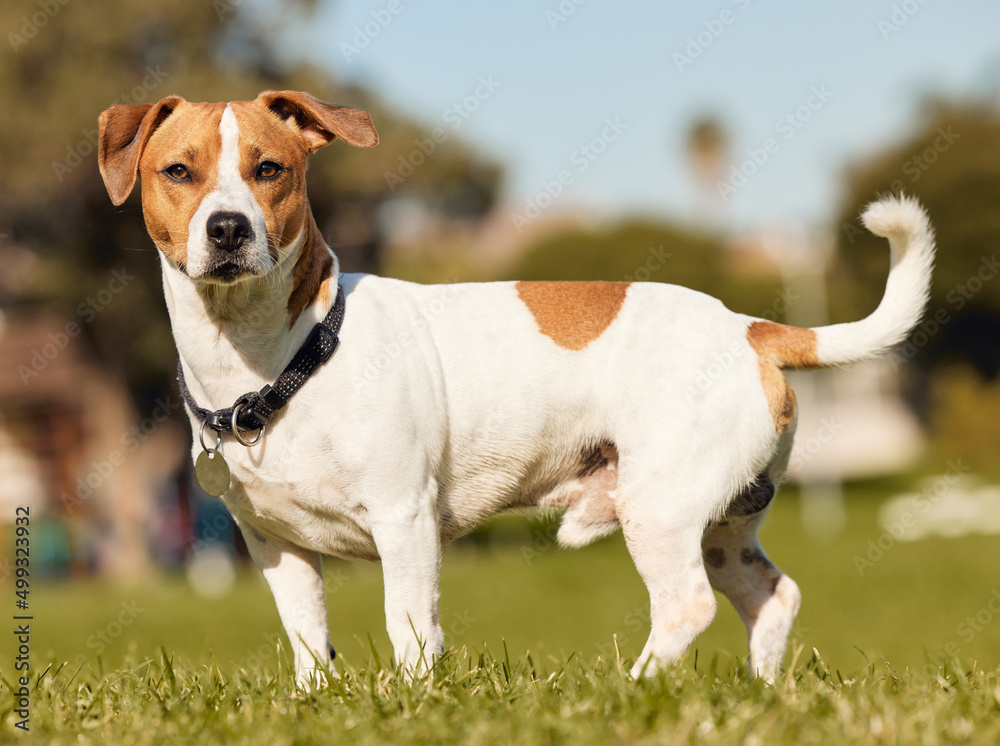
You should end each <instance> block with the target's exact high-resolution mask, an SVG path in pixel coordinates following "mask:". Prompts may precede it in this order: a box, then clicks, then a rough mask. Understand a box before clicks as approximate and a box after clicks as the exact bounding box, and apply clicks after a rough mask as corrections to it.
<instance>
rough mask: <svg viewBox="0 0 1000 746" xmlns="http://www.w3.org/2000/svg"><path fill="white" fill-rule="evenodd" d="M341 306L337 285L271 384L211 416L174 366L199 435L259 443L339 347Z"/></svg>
mask: <svg viewBox="0 0 1000 746" xmlns="http://www.w3.org/2000/svg"><path fill="white" fill-rule="evenodd" d="M345 305H346V303H345V300H344V289H343V288H342V287H340V286H339V285H338V286H337V299H336V300H335V301H334V303H333V307H332V308H331V309H330V311H329V313H327V315H326V317H325V318H324V319H323V320H322V321H321V322H319V323H318V324H316V326H314V327H313V328H312V331H311V332H309V336H308V337H307V338H306V341H305V342H303V343H302V346H301V347H300V348H299V349H298V352H296V353H295V356H294V357H293V358H292V360H291V362H290V363H288V365H287V366H285V369H284V370H283V371H282V372H281V375H279V376H278V378H277V380H275V382H274V384H272V385H268V386H264V388H262V389H261V390H260V391H251V392H249V393H247V394H243V396H241V397H240V398H239V399H237V400H236V402H235V403H234V404H233V406H231V407H228V408H227V409H220V410H217V411H215V412H212V411H211V410H208V409H203V408H202V407H199V406H198V404H197V402H195V400H194V397H193V396H192V395H191V392H190V391H189V390H188V387H187V384H186V383H185V382H184V369H183V367H182V366H181V364H180V362H178V363H177V383H178V384H179V386H180V390H181V395H182V396H183V397H184V401H185V402H186V403H187V405H188V407H189V408H190V409H191V412H192V413H193V414H194V416H195V417H197V418H198V420H199V421H200V422H201V423H202V433H203V434H204V427H205V426H207V427H210V428H212V429H213V430H215V431H216V432H217V433H219V434H220V435H221V433H222V432H224V431H226V430H229V431H231V432H232V433H233V435H235V436H236V439H237V440H238V441H239V442H240V443H242V444H243V445H245V446H250V445H253V444H254V443H256V442H257V441H258V440H260V436H261V435H262V434H263V431H264V427H265V426H266V425H267V423H268V420H269V419H270V418H271V416H272V415H273V414H274V413H275V412H277V411H278V410H279V409H281V408H282V407H283V406H285V405H286V404H287V403H288V400H289V399H291V398H292V395H293V394H294V393H295V392H296V391H298V390H299V389H300V388H302V385H303V384H304V383H305V382H306V381H307V380H308V378H309V376H310V375H312V373H313V371H315V370H316V369H317V368H318V367H319V366H320V365H322V364H323V363H325V362H326V361H327V360H329V359H330V357H331V356H332V355H333V352H334V350H336V349H337V345H338V344H339V343H340V339H339V337H338V336H337V335H338V334H340V327H341V325H342V324H343V323H344V307H345ZM254 431H259V434H258V436H257V438H255V439H254V440H252V441H250V440H246V439H244V438H243V435H242V433H251V432H254Z"/></svg>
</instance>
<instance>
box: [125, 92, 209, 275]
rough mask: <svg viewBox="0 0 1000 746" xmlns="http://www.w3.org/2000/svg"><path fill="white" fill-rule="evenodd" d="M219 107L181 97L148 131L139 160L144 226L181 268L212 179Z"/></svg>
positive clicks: (184, 264) (185, 261)
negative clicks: (193, 220)
mask: <svg viewBox="0 0 1000 746" xmlns="http://www.w3.org/2000/svg"><path fill="white" fill-rule="evenodd" d="M225 108H226V105H225V104H192V103H189V102H187V101H183V102H181V103H180V104H178V105H177V106H176V108H175V109H174V110H173V112H172V113H171V114H170V116H168V117H167V118H166V119H165V120H164V121H163V122H162V123H161V124H160V125H159V126H158V127H157V128H156V130H155V131H154V132H153V134H152V135H151V136H150V138H149V142H148V143H147V145H146V148H145V149H144V150H143V153H142V157H141V158H140V160H139V175H140V177H141V178H142V215H143V218H144V219H145V221H146V230H148V231H149V235H150V237H151V238H152V239H153V241H154V243H156V246H157V248H159V249H160V251H162V252H163V253H164V254H165V255H166V256H167V257H168V258H169V259H171V260H173V262H174V263H175V264H176V265H177V266H178V267H180V268H181V269H182V270H183V269H184V268H185V266H186V264H187V242H188V226H189V225H190V223H191V218H192V216H193V215H194V213H195V212H196V211H197V209H198V207H199V205H201V203H202V200H204V198H205V196H206V195H208V194H209V193H210V192H211V191H212V190H213V189H215V186H216V181H217V179H218V166H219V154H220V152H221V150H222V136H221V135H220V134H219V122H220V120H221V119H222V112H223V111H224V110H225ZM171 169H173V170H171Z"/></svg>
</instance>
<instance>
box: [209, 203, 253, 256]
mask: <svg viewBox="0 0 1000 746" xmlns="http://www.w3.org/2000/svg"><path fill="white" fill-rule="evenodd" d="M205 231H206V233H208V240H209V241H211V242H212V243H213V244H214V245H215V246H216V247H217V248H218V249H220V250H222V251H227V252H228V251H236V250H237V249H238V248H240V246H242V245H243V242H244V241H246V240H247V239H248V238H250V236H251V235H253V231H252V230H251V228H250V221H249V220H248V219H247V216H246V215H244V214H243V213H241V212H213V213H212V214H211V215H209V216H208V222H207V223H206V224H205Z"/></svg>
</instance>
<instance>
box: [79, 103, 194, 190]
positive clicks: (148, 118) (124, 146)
mask: <svg viewBox="0 0 1000 746" xmlns="http://www.w3.org/2000/svg"><path fill="white" fill-rule="evenodd" d="M183 102H184V99H182V98H181V97H180V96H169V97H167V98H165V99H163V100H162V101H159V102H157V103H155V104H132V105H125V104H117V105H115V106H112V107H111V108H109V109H105V110H104V111H102V112H101V116H100V118H99V119H98V124H99V126H100V135H99V144H98V148H97V165H98V167H99V168H100V169H101V176H102V177H103V178H104V186H105V187H107V189H108V195H109V196H110V197H111V201H112V202H114V203H115V204H116V205H120V204H121V203H122V202H124V201H125V200H126V199H127V198H128V196H129V194H131V192H132V188H133V187H134V186H135V180H136V177H137V176H138V175H139V158H140V157H141V156H142V151H143V149H144V148H145V147H146V143H147V142H149V137H150V135H152V134H153V132H154V130H156V128H157V127H158V126H159V125H160V123H161V122H163V120H164V119H166V118H167V117H168V116H170V114H171V113H172V112H173V110H174V109H175V108H177V105H178V104H181V103H183Z"/></svg>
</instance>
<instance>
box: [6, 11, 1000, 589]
mask: <svg viewBox="0 0 1000 746" xmlns="http://www.w3.org/2000/svg"><path fill="white" fill-rule="evenodd" d="M597 5H599V4H587V3H562V4H555V3H553V5H552V7H551V8H548V9H545V8H539V7H538V6H536V5H534V4H528V3H515V4H514V5H512V6H511V7H509V8H504V9H503V16H502V17H501V16H500V15H499V13H500V11H499V10H498V9H484V10H482V11H481V12H482V13H483V14H485V16H486V17H485V18H475V17H473V16H472V15H470V14H471V11H470V10H468V9H466V8H465V6H461V5H460V4H451V5H450V6H448V8H446V9H438V10H436V11H435V10H433V9H422V8H421V9H418V8H417V7H416V6H413V7H412V8H411V7H410V6H409V5H408V4H405V3H404V4H392V8H394V9H395V10H391V9H389V6H388V5H387V6H385V7H381V6H379V7H374V6H373V7H371V8H370V7H368V5H367V4H357V3H346V2H345V3H340V2H310V1H309V0H289V1H288V2H282V3H271V4H265V3H263V2H251V0H246V2H236V1H235V0H234V1H232V2H230V1H229V0H226V1H222V0H220V1H219V2H214V3H205V2H199V1H198V0H178V2H175V3H172V4H169V5H165V4H160V5H157V6H155V7H153V6H145V5H143V4H136V3H129V2H125V0H109V2H107V3H103V4H102V6H101V10H100V12H98V11H97V10H95V9H94V8H93V7H92V6H88V5H85V4H83V3H66V4H59V3H53V4H51V6H48V5H45V4H41V3H37V4H29V3H8V4H5V5H4V6H3V7H2V8H0V27H2V28H3V29H4V30H5V33H6V39H7V44H8V46H9V49H7V50H5V52H4V54H5V60H4V64H3V65H0V97H2V100H3V101H4V102H5V104H6V105H5V106H4V109H3V114H2V115H0V153H3V154H4V155H5V159H4V165H5V173H4V176H5V178H4V179H3V180H2V182H0V262H2V267H3V271H2V272H0V308H2V315H0V360H2V361H3V364H2V366H0V475H2V476H0V523H4V522H9V521H11V520H12V517H13V515H14V506H17V505H30V506H31V509H32V518H33V526H35V529H34V531H35V534H34V535H35V544H34V546H35V547H36V552H37V556H35V558H34V563H35V564H34V567H36V568H38V569H39V571H40V572H44V573H48V574H51V575H54V576H81V575H88V574H95V573H96V574H105V575H110V576H113V577H121V578H134V577H141V576H143V575H145V574H147V573H149V572H152V571H156V570H157V569H159V568H179V567H181V566H183V565H185V564H186V563H187V562H188V561H189V560H190V559H191V558H192V557H194V556H195V555H196V554H198V552H199V551H200V550H202V549H205V548H206V547H208V546H210V545H215V546H221V547H224V548H225V551H226V552H228V553H230V554H231V555H233V556H236V555H239V553H240V552H241V551H243V550H242V548H241V543H240V540H239V537H238V536H236V535H234V532H233V529H232V524H231V521H229V520H228V518H227V516H226V515H225V513H224V510H223V509H222V508H221V507H220V505H219V504H218V502H217V501H212V500H209V499H207V498H205V497H204V496H203V495H201V494H200V493H199V491H198V490H197V487H196V486H194V485H193V482H192V480H191V478H190V468H189V465H188V460H189V459H188V457H187V455H188V449H189V444H190V433H189V431H188V427H187V424H186V420H185V418H184V416H183V412H182V410H181V407H180V404H179V397H178V394H177V391H176V386H175V383H174V381H173V371H174V368H175V365H176V353H175V350H174V346H173V341H172V338H171V336H170V329H169V325H168V320H167V316H166V311H165V308H164V305H163V301H162V291H161V285H160V276H159V263H158V261H157V257H156V254H155V249H154V248H153V246H152V244H151V242H150V241H149V239H148V237H147V236H146V233H145V229H144V227H143V224H142V217H141V211H140V200H139V190H138V189H137V190H136V193H135V194H133V195H132V197H131V198H130V199H129V200H128V201H127V202H126V203H125V205H123V206H122V207H121V208H119V209H115V208H113V207H112V206H111V204H110V202H109V200H108V199H107V195H106V192H105V190H104V187H103V184H102V183H101V180H100V176H99V174H98V171H97V166H96V136H97V135H96V127H97V115H98V114H99V113H100V111H101V110H103V109H104V108H106V107H107V106H108V105H110V104H112V103H150V102H153V101H156V100H158V99H159V98H161V97H162V96H165V95H168V94H174V93H177V94H181V95H183V96H184V97H186V98H188V99H190V100H233V99H242V98H253V97H254V96H256V94H257V93H258V92H260V91H261V90H265V89H269V88H271V89H283V88H293V89H302V90H308V91H310V92H312V93H314V94H315V95H317V96H319V97H321V98H324V99H327V100H333V101H336V102H338V103H342V104H346V105H350V106H356V107H361V108H365V109H368V110H369V111H370V112H371V113H372V116H373V119H374V121H375V123H376V126H377V127H378V129H379V132H380V136H381V142H380V145H379V147H378V148H375V149H373V150H370V151H356V150H352V149H350V148H338V147H336V146H334V147H331V148H328V149H327V150H324V151H323V152H322V153H321V154H320V155H318V156H317V157H315V158H313V160H312V162H311V166H310V172H309V194H310V201H311V204H312V206H313V209H314V211H315V213H316V215H317V218H318V221H319V224H320V226H321V228H322V230H323V231H324V233H325V235H326V236H327V238H328V240H329V241H330V243H331V245H333V246H334V247H335V248H336V251H337V252H338V255H339V257H340V258H341V261H342V266H343V268H344V269H345V271H378V272H380V273H382V274H387V275H391V276H396V277H401V278H404V279H412V280H416V281H422V282H441V281H459V280H489V279H514V278H516V279H565V280H587V279H595V280H597V279H600V280H641V281H647V280H648V281H654V282H672V283H677V284H682V285H686V286H689V287H693V288H696V289H699V290H703V291H705V292H707V293H710V294H712V295H714V296H716V297H718V298H721V299H723V300H724V302H725V303H726V304H727V305H728V306H729V307H730V308H733V309H734V310H738V311H741V312H745V313H748V314H752V315H755V316H763V317H764V318H769V319H773V320H776V321H783V322H787V323H795V324H801V325H818V324H822V323H828V322H831V321H832V322H836V321H846V320H852V319H856V318H860V317H862V316H864V315H865V314H867V313H869V312H870V311H871V310H872V309H873V308H874V306H875V304H876V303H877V302H878V299H879V298H880V297H881V294H882V289H883V284H884V280H885V275H886V270H887V267H888V252H887V251H886V247H885V245H884V243H883V242H882V240H881V239H875V238H873V237H872V236H870V235H868V234H867V233H866V232H865V231H864V230H863V228H862V227H861V226H860V223H859V222H858V220H857V215H858V214H859V212H860V210H861V208H862V206H863V205H864V204H865V203H866V202H868V201H869V200H871V199H872V198H874V197H875V196H876V195H877V194H879V193H885V192H898V191H903V190H905V191H906V192H908V193H911V194H915V195H916V196H918V197H919V198H920V199H921V200H922V201H923V202H924V204H925V205H926V207H927V209H928V211H929V212H930V215H931V218H932V221H933V223H934V225H935V227H936V229H937V233H938V240H939V244H940V255H939V261H938V268H937V272H936V274H935V280H934V287H933V290H932V299H931V305H930V311H929V313H928V318H927V321H925V323H924V324H923V325H922V326H921V327H920V328H919V329H918V330H917V331H916V332H915V334H914V335H913V337H912V339H911V340H910V341H909V342H908V343H907V344H906V345H904V346H903V347H902V348H901V349H900V351H899V352H898V353H897V354H896V355H895V356H894V357H892V358H889V359H887V360H885V361H880V362H878V363H873V364H870V365H864V366H857V367H855V368H851V369H848V370H844V371H832V372H827V373H823V374H814V375H810V376H808V377H800V379H799V380H798V381H797V382H796V384H795V385H796V387H797V389H798V391H799V399H800V403H801V405H802V407H801V420H800V426H799V439H798V444H797V450H796V452H795V454H794V456H793V460H792V461H793V469H792V475H793V478H795V479H797V480H799V481H801V482H803V484H804V485H805V489H804V490H803V494H804V495H806V496H808V494H809V492H810V489H812V490H813V494H816V495H819V496H820V497H819V498H818V502H817V503H816V505H819V506H825V507H820V513H819V515H820V516H821V517H820V519H819V522H820V523H822V522H823V521H827V520H829V516H830V515H835V514H836V507H835V506H836V500H837V499H838V498H837V494H838V492H837V485H838V484H839V483H840V482H841V481H842V480H853V479H870V478H873V477H884V476H886V475H889V474H894V473H899V472H901V471H909V472H914V471H920V470H926V469H934V468H943V467H941V465H943V464H945V463H947V461H948V459H949V458H953V457H958V456H960V457H961V458H963V459H965V460H966V462H967V463H969V465H970V466H971V467H972V468H974V469H975V470H976V471H977V472H978V473H979V474H980V475H981V476H982V478H983V479H985V480H994V481H995V480H997V479H1000V466H998V463H997V459H996V454H997V447H998V445H1000V424H998V423H1000V385H998V383H997V376H998V372H1000V344H998V342H1000V282H998V281H996V280H995V279H994V276H995V274H996V272H997V269H998V268H997V264H996V262H997V259H996V255H997V253H998V250H1000V209H998V206H1000V51H997V50H996V47H995V46H994V47H993V52H992V53H991V52H989V50H988V49H986V48H985V47H984V46H983V45H984V44H985V43H986V42H985V41H983V39H984V34H985V32H984V31H983V29H988V28H995V27H996V26H995V22H996V21H998V20H1000V15H998V12H997V9H996V8H993V7H992V6H990V9H989V10H985V9H983V8H981V10H982V11H983V12H984V13H987V14H988V16H987V17H988V18H989V19H992V21H993V22H994V24H993V26H992V27H991V26H990V24H989V23H987V22H985V21H984V20H983V19H981V18H980V19H977V17H976V16H975V14H971V13H970V14H967V15H964V16H962V17H961V18H957V17H955V14H954V13H950V14H949V11H948V10H946V9H934V8H932V7H931V6H930V5H928V6H926V9H924V6H917V5H915V7H919V8H920V9H919V10H918V12H916V13H913V14H905V23H902V22H900V19H899V18H895V16H894V15H893V14H894V12H895V11H894V10H893V8H895V7H896V6H893V5H892V4H884V3H875V4H864V3H860V2H852V3H848V4H847V6H846V7H845V9H842V10H841V11H838V17H837V18H836V19H830V18H826V17H825V13H826V11H822V10H818V9H810V10H806V9H803V8H798V7H793V6H792V4H786V7H784V8H783V9H781V8H779V9H776V8H771V9H770V10H768V9H763V8H760V9H757V8H755V7H750V6H749V4H743V3H735V4H734V6H733V9H731V17H732V20H731V21H725V22H723V21H719V23H715V21H716V20H718V19H717V18H716V17H715V16H714V15H713V14H712V12H711V11H710V10H706V8H704V7H699V8H697V9H691V8H687V9H684V10H680V9H675V10H668V9H666V8H663V9H660V10H657V11H649V12H650V13H651V14H652V16H653V17H652V18H650V19H646V18H643V19H639V18H635V17H632V16H631V15H630V14H632V13H633V11H627V10H625V9H623V8H620V9H611V8H598V7H597ZM744 5H746V6H748V7H744ZM564 6H565V7H564ZM876 6H877V7H876ZM570 10H572V12H569V11H570ZM719 12H720V13H721V12H722V11H721V10H720V11H719ZM671 14H673V15H671ZM743 14H745V15H743ZM754 14H756V15H754ZM769 14H770V15H769ZM775 14H777V15H778V17H780V19H781V23H782V24H784V25H783V26H779V27H778V28H776V29H774V30H773V31H772V30H771V29H770V27H771V26H772V25H773V23H774V20H775V17H776V16H775ZM473 15H474V14H473ZM703 16H704V17H703ZM911 16H912V17H911ZM728 17H730V16H727V18H728ZM719 18H721V15H720V16H719ZM492 24H495V26H493V25H492ZM719 24H721V25H719ZM886 24H889V25H888V26H887V25H886ZM487 28H494V29H495V31H494V32H490V33H487V32H486V31H484V29H487ZM720 29H721V30H720ZM716 31H718V33H716ZM612 32H615V33H618V34H619V36H615V35H614V33H612ZM431 33H434V34H436V36H434V37H433V38H429V34H431ZM769 33H777V34H785V38H786V39H787V43H788V44H789V48H788V49H787V50H782V49H779V48H777V47H776V45H775V44H774V42H773V41H769V38H768V36H767V35H768V34H769ZM644 34H653V36H654V38H655V39H656V40H658V44H659V46H658V47H656V48H654V46H655V45H651V44H647V45H646V46H645V47H644V46H643V44H641V43H638V41H636V39H637V38H638V37H640V36H642V35H644ZM706 34H707V35H706ZM810 34H817V36H816V37H814V38H810ZM824 34H825V36H824ZM633 37H635V38H633ZM618 38H622V39H630V41H627V42H625V41H622V42H619V41H616V39H618ZM929 39H937V41H938V42H939V43H938V47H936V48H934V49H929V48H928V44H927V42H928V40H929ZM942 39H943V41H942ZM449 40H451V41H449ZM595 40H597V41H596V44H595ZM959 42H961V44H959ZM811 44H812V45H816V48H815V49H810V45H811ZM852 44H857V45H858V46H857V47H856V49H857V50H859V51H858V52H857V55H855V57H854V59H856V60H861V63H860V64H859V65H858V66H856V67H855V66H852V65H847V64H846V63H845V59H844V55H843V54H840V55H837V56H836V57H835V58H834V57H832V56H829V57H827V56H826V52H828V51H829V53H830V55H832V54H833V52H832V50H833V49H836V48H839V49H840V51H841V53H846V50H847V49H849V48H852V46H851V45H852ZM942 45H943V46H944V47H945V48H943V49H942V48H940V47H941V46H942ZM519 49H521V50H522V51H523V49H527V50H529V52H530V53H528V54H526V55H525V54H522V52H521V51H517V50H519ZM643 49H645V50H647V51H646V52H643V51H642V50H643ZM762 49H767V50H769V51H768V54H766V55H763V54H762V56H759V57H758V52H760V50H762ZM984 49H986V51H983V50H984ZM649 50H652V51H649ZM747 50H757V52H754V53H753V55H750V56H747V55H746V51H747ZM491 54H492V55H494V56H493V57H490V56H489V55H491ZM642 54H648V55H649V56H648V58H642ZM783 54H787V55H791V54H795V55H798V58H799V59H800V60H806V62H804V63H802V65H801V71H798V70H791V71H790V70H788V66H787V64H786V65H784V66H783V63H782V62H781V60H782V55H783ZM741 55H743V56H742V57H741ZM922 55H924V56H926V55H930V56H931V57H932V58H933V59H931V61H930V62H929V63H928V64H931V65H935V64H938V62H937V61H938V60H945V61H946V62H947V64H945V62H941V63H940V65H939V68H940V69H941V70H946V71H947V73H948V76H950V77H945V78H942V79H931V80H929V81H922V82H921V84H920V85H915V84H914V83H913V78H912V76H909V77H908V76H907V75H905V74H904V75H896V76H895V77H894V76H893V75H892V74H890V72H888V71H886V69H885V66H884V65H883V64H882V63H883V58H886V59H893V60H898V64H899V65H900V66H901V67H902V68H903V69H906V66H907V65H916V64H917V61H918V60H922V59H923V56H922ZM848 56H850V55H848ZM484 59H485V60H489V64H487V63H486V62H483V60H484ZM740 59H742V60H743V62H739V61H738V60H740ZM751 60H756V62H752V61H751ZM960 63H961V64H960ZM477 65H478V66H477ZM490 65H494V66H495V68H496V69H494V68H493V67H490ZM755 65H757V66H758V67H754V66H755ZM837 65H839V66H840V67H839V68H838V70H839V72H837V73H836V74H835V73H834V72H832V71H831V70H832V67H831V66H837ZM962 65H964V67H963V66H962ZM743 68H749V69H743ZM606 70H610V71H611V72H608V73H607V74H605V72H604V71H606ZM595 71H596V72H595ZM591 73H593V74H591ZM876 73H878V74H876ZM914 74H916V73H914ZM837 75H839V76H840V77H839V78H838V77H837ZM643 76H645V78H644V77H643ZM746 76H749V78H750V79H752V80H756V81H757V83H754V84H753V85H759V88H755V89H752V90H749V91H748V90H747V87H748V85H751V84H750V83H747V82H746ZM754 76H756V78H754ZM809 76H813V77H809ZM963 76H964V77H963ZM819 78H823V79H825V80H833V81H836V82H831V83H829V86H828V87H827V86H826V84H822V85H821V80H820V79H819ZM967 80H972V81H973V82H972V83H968V84H966V81H967ZM955 81H959V83H956V82H955ZM588 85H589V86H592V88H593V91H594V93H595V94H600V95H597V96H595V97H589V95H587V93H586V91H587V86H588ZM866 85H870V86H871V87H872V88H873V89H875V90H877V91H878V92H879V94H880V95H882V96H883V98H882V100H881V101H880V102H879V103H878V104H877V105H875V104H873V103H872V96H871V95H869V94H867V93H865V92H864V91H865V90H866V89H865V86H866ZM893 86H895V88H893ZM751 88H752V85H751ZM698 89H700V90H702V91H703V92H702V93H699V94H698V95H695V94H693V93H691V92H692V91H693V90H698ZM901 89H905V90H906V95H905V97H903V95H902V93H899V91H900V90H901ZM704 91H708V93H704ZM886 91H896V95H895V97H893V96H890V95H884V94H885V92H886ZM674 92H677V93H678V96H677V97H673V94H674ZM872 95H874V94H872ZM630 96H631V98H630ZM901 97H902V98H905V99H906V100H905V102H903V103H901ZM674 98H677V99H678V100H676V101H675V100H674ZM828 100H829V101H831V102H833V103H829V104H827V101H828ZM647 101H649V102H652V103H650V104H649V106H650V107H651V108H650V109H649V110H648V111H646V110H645V109H640V108H639V107H640V106H641V105H645V104H644V102H647ZM879 106H881V107H882V108H881V109H879V108H878V107H879ZM731 107H732V108H731ZM838 107H839V108H838ZM706 111H709V112H711V113H708V114H706V113H705V112H706ZM880 111H881V112H882V113H883V116H882V118H881V119H877V118H875V117H876V115H877V114H878V113H879V112H880ZM904 125H905V126H904ZM852 127H853V129H852ZM866 127H867V128H869V129H871V131H872V132H877V133H878V135H877V136H874V135H873V136H872V137H870V138H860V139H851V138H850V137H849V135H850V134H851V133H853V132H854V130H855V129H864V128H866ZM563 175H565V178H562V176H563ZM800 180H801V181H800ZM609 194H614V195H616V196H614V197H609V196H608V195H609ZM768 200H771V201H772V202H773V203H774V204H775V205H776V206H775V207H774V208H773V209H771V210H769V211H766V212H764V211H762V210H761V208H760V205H761V204H764V203H766V202H767V201H768ZM810 200H811V201H810ZM775 215H781V216H782V218H783V219H782V220H780V221H779V220H776V219H775V218H774V216H775ZM804 499H807V498H804ZM831 506H833V507H832V508H831ZM830 510H832V511H833V512H832V513H831V512H830ZM824 511H826V512H824ZM3 572H4V570H3V569H0V573H3Z"/></svg>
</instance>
